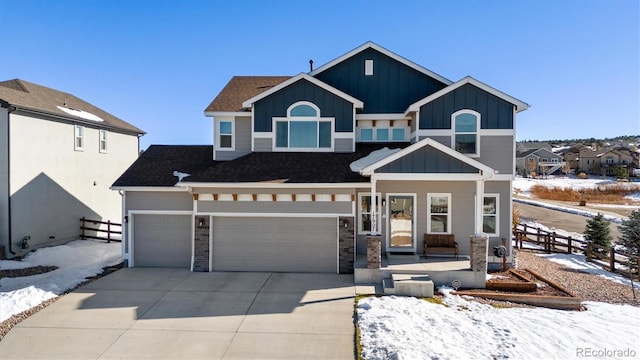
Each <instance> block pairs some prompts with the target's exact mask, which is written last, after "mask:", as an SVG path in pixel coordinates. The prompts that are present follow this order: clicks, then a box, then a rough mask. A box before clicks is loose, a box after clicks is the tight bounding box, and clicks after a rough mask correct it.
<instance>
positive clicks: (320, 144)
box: [274, 101, 333, 149]
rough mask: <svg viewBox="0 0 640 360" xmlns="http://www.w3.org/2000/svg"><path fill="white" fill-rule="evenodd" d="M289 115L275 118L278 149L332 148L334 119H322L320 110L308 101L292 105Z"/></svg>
mask: <svg viewBox="0 0 640 360" xmlns="http://www.w3.org/2000/svg"><path fill="white" fill-rule="evenodd" d="M287 113H288V117H287V118H274V122H275V125H274V128H275V131H276V136H275V147H276V148H280V149H285V148H286V149H331V148H332V142H333V141H332V136H331V132H332V129H333V118H322V117H320V110H319V109H318V108H317V107H316V106H315V105H314V104H312V103H308V102H306V101H304V102H299V103H296V104H294V105H292V106H291V107H290V108H289V111H288V112H287Z"/></svg>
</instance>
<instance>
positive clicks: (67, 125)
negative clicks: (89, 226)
mask: <svg viewBox="0 0 640 360" xmlns="http://www.w3.org/2000/svg"><path fill="white" fill-rule="evenodd" d="M142 134H144V132H143V131H142V130H140V129H138V128H137V127H135V126H133V125H131V124H129V123H127V122H125V121H123V120H121V119H119V118H117V117H116V116H114V115H111V114H109V113H108V112H106V111H104V110H102V109H99V108H98V107H96V106H94V105H92V104H89V103H88V102H86V101H84V100H82V99H80V98H78V97H76V96H74V95H71V94H69V93H65V92H62V91H58V90H54V89H51V88H48V87H44V86H41V85H37V84H34V83H31V82H28V81H24V80H20V79H14V80H8V81H2V82H0V253H4V254H5V256H7V257H14V256H21V255H24V254H25V253H26V252H28V251H29V250H30V249H33V248H37V247H41V246H48V245H56V244H60V243H64V242H66V241H69V240H72V239H75V238H77V237H78V235H79V234H80V218H81V217H83V216H84V217H87V218H90V219H96V220H101V219H104V220H107V219H108V220H113V221H117V222H120V221H121V218H122V208H121V198H120V195H118V193H116V192H113V191H111V190H110V189H109V187H110V186H111V184H112V183H113V181H114V180H115V179H116V178H117V177H118V176H119V175H120V174H122V172H123V171H124V170H126V168H127V167H128V166H129V165H131V163H132V162H133V161H135V159H136V158H137V157H138V152H139V151H138V150H139V141H138V138H139V136H141V135H142ZM27 246H28V248H27ZM0 255H1V254H0Z"/></svg>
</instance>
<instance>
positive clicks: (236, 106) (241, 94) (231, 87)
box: [204, 76, 291, 113]
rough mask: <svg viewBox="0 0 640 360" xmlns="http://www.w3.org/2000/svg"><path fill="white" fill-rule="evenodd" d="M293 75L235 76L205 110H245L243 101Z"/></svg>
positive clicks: (207, 111)
mask: <svg viewBox="0 0 640 360" xmlns="http://www.w3.org/2000/svg"><path fill="white" fill-rule="evenodd" d="M290 78H291V76H234V77H233V78H231V80H229V82H228V83H227V85H226V86H225V87H224V88H223V89H222V91H220V93H219V94H218V96H216V98H215V99H213V101H211V103H210V104H209V106H207V108H206V109H204V111H205V112H206V113H209V112H238V111H243V110H244V109H243V106H242V102H243V101H245V100H247V99H249V98H252V97H254V96H256V95H258V94H260V93H262V92H264V91H266V90H269V89H271V88H272V87H274V86H276V85H278V84H280V83H282V82H284V81H286V80H288V79H290Z"/></svg>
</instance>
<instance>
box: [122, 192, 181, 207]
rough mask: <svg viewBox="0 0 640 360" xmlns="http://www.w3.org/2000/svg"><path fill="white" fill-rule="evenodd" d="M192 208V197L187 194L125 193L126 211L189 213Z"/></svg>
mask: <svg viewBox="0 0 640 360" xmlns="http://www.w3.org/2000/svg"><path fill="white" fill-rule="evenodd" d="M192 208H193V197H192V196H191V194H189V193H187V192H168V191H158V192H155V191H127V195H126V211H129V210H166V211H182V210H186V211H190V210H192Z"/></svg>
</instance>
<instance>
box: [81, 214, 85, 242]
mask: <svg viewBox="0 0 640 360" xmlns="http://www.w3.org/2000/svg"><path fill="white" fill-rule="evenodd" d="M84 221H85V219H84V216H83V217H82V219H80V222H81V223H82V226H80V231H81V235H80V237H81V238H82V240H85V238H84V227H85V222H84Z"/></svg>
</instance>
